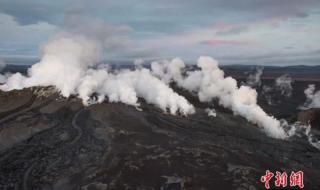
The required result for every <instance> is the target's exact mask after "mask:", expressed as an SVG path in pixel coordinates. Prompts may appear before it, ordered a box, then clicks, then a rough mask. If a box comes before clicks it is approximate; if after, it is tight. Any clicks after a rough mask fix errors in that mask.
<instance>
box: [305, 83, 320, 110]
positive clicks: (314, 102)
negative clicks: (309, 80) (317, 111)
mask: <svg viewBox="0 0 320 190" xmlns="http://www.w3.org/2000/svg"><path fill="white" fill-rule="evenodd" d="M315 90H316V86H315V85H314V84H310V85H309V86H308V88H307V89H305V90H304V94H305V95H306V99H307V100H306V102H305V104H304V106H302V108H303V109H308V108H320V90H318V91H315Z"/></svg>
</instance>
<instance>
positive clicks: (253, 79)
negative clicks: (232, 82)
mask: <svg viewBox="0 0 320 190" xmlns="http://www.w3.org/2000/svg"><path fill="white" fill-rule="evenodd" d="M262 74H263V66H258V67H257V68H256V72H255V73H254V74H250V75H249V76H248V78H247V81H246V85H247V86H251V87H257V86H260V85H261V76H262Z"/></svg>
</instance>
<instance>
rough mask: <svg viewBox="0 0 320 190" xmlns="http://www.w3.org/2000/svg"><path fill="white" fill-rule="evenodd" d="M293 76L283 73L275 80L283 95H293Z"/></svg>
mask: <svg viewBox="0 0 320 190" xmlns="http://www.w3.org/2000/svg"><path fill="white" fill-rule="evenodd" d="M292 82H293V81H292V78H291V77H290V76H288V75H282V76H280V77H278V78H276V80H275V87H276V88H277V89H278V90H279V91H280V92H281V95H283V96H286V97H290V96H291V95H292Z"/></svg>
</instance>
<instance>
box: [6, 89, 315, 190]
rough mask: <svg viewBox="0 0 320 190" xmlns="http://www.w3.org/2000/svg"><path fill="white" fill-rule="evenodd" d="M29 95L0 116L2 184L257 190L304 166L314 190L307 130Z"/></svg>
mask: <svg viewBox="0 0 320 190" xmlns="http://www.w3.org/2000/svg"><path fill="white" fill-rule="evenodd" d="M0 94H3V92H0ZM1 97H5V96H4V95H1ZM20 97H25V98H26V99H28V98H29V94H28V93H27V91H21V95H20ZM7 98H9V99H10V96H7ZM2 100H3V101H6V99H5V98H3V99H2ZM26 102H28V101H22V102H21V103H20V104H21V105H17V106H14V107H13V108H12V109H17V108H18V110H15V112H10V114H6V115H2V116H1V118H0V135H1V134H2V136H1V144H0V147H1V152H0V189H24V190H26V189H31V190H37V189H54V190H55V189H56V190H62V189H71V190H73V189H81V190H91V189H93V190H101V189H120V190H121V189H141V190H142V189H157V190H158V189H163V190H169V189H174V190H176V189H177V190H178V189H188V190H194V189H196V190H197V189H207V190H211V189H263V188H264V186H263V184H262V183H261V182H260V177H261V176H262V175H264V174H265V171H266V170H270V171H273V172H275V171H286V172H287V173H288V174H289V175H290V173H291V171H298V170H302V171H304V173H305V177H304V183H305V188H306V189H320V178H319V176H320V165H319V164H318V163H319V162H320V151H319V150H318V149H316V148H314V147H312V146H310V144H309V143H308V141H306V139H305V138H304V137H295V138H291V139H289V140H279V139H273V138H269V137H268V136H266V135H265V133H263V132H262V131H261V130H260V129H259V128H257V127H256V126H254V125H252V124H250V123H248V122H247V121H246V120H245V119H243V118H241V117H239V116H234V115H232V114H231V113H230V112H227V111H224V110H219V109H217V117H215V118H210V117H208V116H207V114H206V113H205V110H204V109H205V107H204V106H203V105H202V104H199V107H198V106H197V110H196V114H194V115H191V116H189V117H180V116H172V115H168V114H164V113H162V112H161V111H159V110H158V109H156V108H155V107H154V106H152V105H148V104H145V103H142V109H143V111H138V110H136V109H135V108H134V107H131V106H126V105H123V104H114V103H102V104H96V105H92V106H89V107H83V106H82V105H81V102H80V101H79V100H77V99H76V98H70V99H68V100H66V99H61V98H59V97H58V96H57V95H56V94H52V95H50V96H47V97H35V98H34V99H33V100H32V102H31V103H30V102H29V103H26ZM0 104H2V103H0ZM23 105H24V106H23ZM8 111H10V107H8V109H6V112H8ZM35 129H36V130H35ZM21 131H22V132H23V133H22V132H21ZM25 131H27V132H25ZM17 134H19V135H17ZM12 139H15V140H14V141H13V140H12ZM271 186H272V187H274V180H273V181H272V182H271Z"/></svg>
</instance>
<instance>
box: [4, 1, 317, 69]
mask: <svg viewBox="0 0 320 190" xmlns="http://www.w3.org/2000/svg"><path fill="white" fill-rule="evenodd" d="M65 30H71V31H76V32H81V33H85V34H88V35H93V36H96V37H97V39H99V40H101V41H102V42H103V44H104V47H105V52H104V53H103V59H106V60H133V59H137V58H143V59H163V58H171V57H176V56H178V57H181V58H183V59H184V60H188V61H192V60H195V59H196V58H197V57H198V56H200V55H210V56H213V57H215V58H217V59H218V60H220V62H222V63H223V64H264V65H294V64H309V65H320V43H319V42H320V1H319V0H188V1H187V0H90V1H85V0H83V1H81V0H80V1H79V0H78V1H75V0H74V1H72V0H54V1H43V0H23V1H21V0H0V57H2V58H4V59H6V58H12V57H22V58H24V57H32V58H37V57H39V56H41V51H40V50H39V49H40V47H41V45H42V44H44V43H46V41H48V40H49V39H50V37H52V36H53V35H54V34H56V33H58V32H61V31H65Z"/></svg>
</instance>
